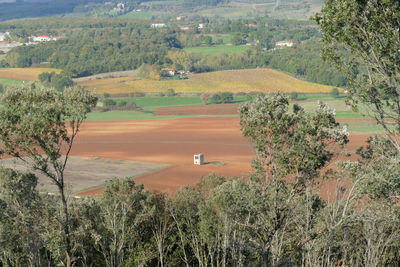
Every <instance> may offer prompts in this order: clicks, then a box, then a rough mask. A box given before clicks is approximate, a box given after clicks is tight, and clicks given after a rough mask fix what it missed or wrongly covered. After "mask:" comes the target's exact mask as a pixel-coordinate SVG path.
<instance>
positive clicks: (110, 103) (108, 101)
mask: <svg viewBox="0 0 400 267" xmlns="http://www.w3.org/2000/svg"><path fill="white" fill-rule="evenodd" d="M103 104H104V107H113V106H115V105H116V104H117V103H116V102H115V101H114V100H112V99H111V98H106V99H104V101H103Z"/></svg>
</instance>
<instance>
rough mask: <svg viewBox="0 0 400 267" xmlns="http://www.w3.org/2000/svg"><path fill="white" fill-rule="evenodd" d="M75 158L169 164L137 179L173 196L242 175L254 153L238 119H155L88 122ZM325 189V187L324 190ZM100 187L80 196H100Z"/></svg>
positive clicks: (355, 138)
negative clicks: (199, 159) (200, 161)
mask: <svg viewBox="0 0 400 267" xmlns="http://www.w3.org/2000/svg"><path fill="white" fill-rule="evenodd" d="M367 137H368V135H365V134H364V135H352V136H351V138H350V139H351V142H350V144H349V145H348V147H347V149H348V150H353V151H354V150H356V149H357V148H358V147H359V146H361V145H363V144H364V142H365V140H366V138H367ZM196 153H204V155H205V161H206V162H210V163H213V162H218V163H225V165H221V164H206V165H203V166H195V165H193V154H196ZM72 154H73V155H77V156H85V157H105V158H113V159H121V160H132V161H148V162H155V163H164V164H169V165H170V166H168V167H166V168H163V169H160V170H158V171H156V172H153V173H148V174H145V175H142V176H139V177H138V178H135V181H137V182H138V183H143V184H144V185H145V187H146V188H148V189H150V190H152V191H156V192H157V191H158V192H165V193H168V194H173V192H175V191H176V190H177V189H178V188H180V187H182V186H184V185H187V184H193V183H195V182H196V181H197V180H198V179H199V177H201V176H204V175H207V174H209V173H212V172H214V173H217V174H223V175H226V176H242V175H246V174H248V173H249V172H250V171H251V164H250V162H251V159H252V158H253V151H252V148H251V146H250V143H249V142H248V140H246V139H245V138H244V137H242V135H241V132H240V130H239V120H238V118H212V117H211V118H210V117H207V118H184V119H170V120H151V121H111V122H85V123H84V125H83V126H82V130H81V132H80V134H79V137H78V139H77V140H76V143H75V146H74V148H73V151H72ZM324 190H325V189H324ZM101 192H102V188H101V187H98V188H95V189H92V190H88V191H85V192H82V193H80V194H81V195H98V194H100V193H101Z"/></svg>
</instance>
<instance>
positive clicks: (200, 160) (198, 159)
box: [193, 154, 204, 165]
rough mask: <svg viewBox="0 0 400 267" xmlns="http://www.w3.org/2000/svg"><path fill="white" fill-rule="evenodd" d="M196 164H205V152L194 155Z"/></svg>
mask: <svg viewBox="0 0 400 267" xmlns="http://www.w3.org/2000/svg"><path fill="white" fill-rule="evenodd" d="M193 161H194V162H193V163H194V165H203V164H204V155H203V154H195V155H194V156H193Z"/></svg>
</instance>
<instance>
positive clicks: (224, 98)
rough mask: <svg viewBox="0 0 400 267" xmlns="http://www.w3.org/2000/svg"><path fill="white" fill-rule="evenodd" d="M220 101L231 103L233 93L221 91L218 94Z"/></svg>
mask: <svg viewBox="0 0 400 267" xmlns="http://www.w3.org/2000/svg"><path fill="white" fill-rule="evenodd" d="M219 96H220V98H221V102H222V103H232V102H233V94H232V93H231V92H223V93H220V94H219Z"/></svg>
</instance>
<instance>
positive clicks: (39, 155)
mask: <svg viewBox="0 0 400 267" xmlns="http://www.w3.org/2000/svg"><path fill="white" fill-rule="evenodd" d="M95 104H96V98H95V97H93V96H91V95H90V94H89V93H88V92H86V91H84V90H83V89H81V88H78V87H71V88H66V89H65V90H64V91H63V92H59V91H57V90H55V89H48V88H35V87H34V86H32V85H26V86H20V87H10V88H8V89H7V91H6V92H5V93H4V95H3V97H2V99H1V105H2V106H1V109H0V144H1V146H0V147H1V150H0V152H1V154H3V155H9V156H13V157H15V158H18V159H20V160H21V161H23V162H25V163H26V164H28V165H29V167H30V168H31V169H32V170H34V171H39V172H41V173H42V174H44V175H45V176H46V177H48V178H49V179H51V180H52V181H53V182H54V184H55V185H56V186H57V188H58V191H59V194H60V201H61V206H62V210H63V212H62V214H63V216H62V218H59V221H60V224H61V228H62V229H63V232H64V242H63V243H64V246H65V248H64V249H65V257H66V258H65V264H66V265H67V266H70V265H71V260H72V256H73V253H72V247H71V236H70V235H71V229H70V221H69V211H68V203H67V196H66V185H65V180H64V178H65V177H64V171H65V167H66V165H67V162H68V156H69V153H70V151H71V148H72V145H73V143H74V140H75V137H76V135H77V133H78V131H79V127H80V126H81V123H82V121H83V120H84V119H85V117H86V114H87V113H88V112H89V110H90V108H92V107H94V106H95Z"/></svg>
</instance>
